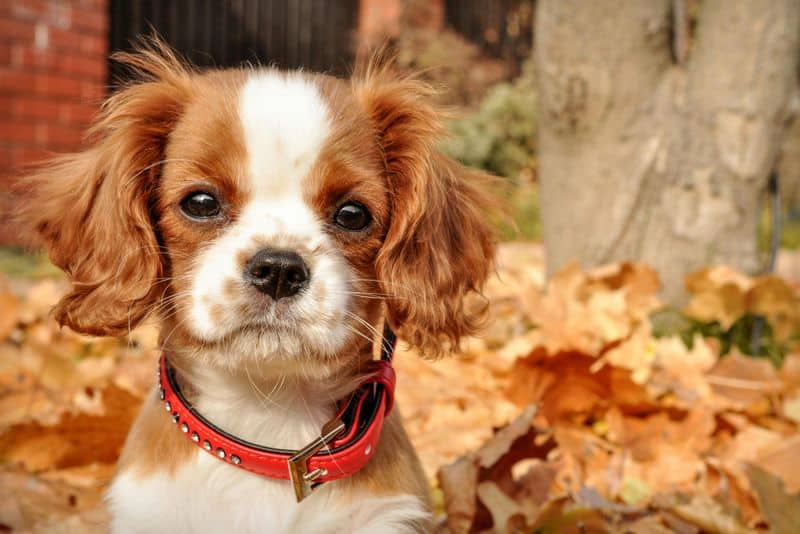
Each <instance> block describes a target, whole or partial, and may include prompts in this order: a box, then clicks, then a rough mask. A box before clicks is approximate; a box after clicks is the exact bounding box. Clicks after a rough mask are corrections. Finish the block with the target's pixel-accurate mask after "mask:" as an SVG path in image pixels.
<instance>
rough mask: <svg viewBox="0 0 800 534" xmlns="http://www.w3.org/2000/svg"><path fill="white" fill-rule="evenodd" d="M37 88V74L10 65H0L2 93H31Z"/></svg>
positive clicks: (0, 87) (0, 92)
mask: <svg viewBox="0 0 800 534" xmlns="http://www.w3.org/2000/svg"><path fill="white" fill-rule="evenodd" d="M35 88H36V75H35V74H33V73H30V72H25V71H20V70H16V69H12V68H10V67H0V94H9V93H11V94H15V93H30V92H33V91H34V89H35Z"/></svg>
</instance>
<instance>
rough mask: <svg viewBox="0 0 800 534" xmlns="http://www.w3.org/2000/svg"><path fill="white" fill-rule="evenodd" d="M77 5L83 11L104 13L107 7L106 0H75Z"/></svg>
mask: <svg viewBox="0 0 800 534" xmlns="http://www.w3.org/2000/svg"><path fill="white" fill-rule="evenodd" d="M77 4H78V5H79V6H80V7H82V8H84V9H96V10H100V11H105V10H106V8H107V7H108V0H77Z"/></svg>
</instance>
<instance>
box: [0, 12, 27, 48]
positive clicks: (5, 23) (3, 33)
mask: <svg viewBox="0 0 800 534" xmlns="http://www.w3.org/2000/svg"><path fill="white" fill-rule="evenodd" d="M34 31H35V30H34V24H32V23H30V22H22V21H19V20H15V19H13V18H11V17H8V16H3V17H0V40H2V41H29V42H32V41H33V33H34Z"/></svg>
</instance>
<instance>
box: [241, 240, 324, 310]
mask: <svg viewBox="0 0 800 534" xmlns="http://www.w3.org/2000/svg"><path fill="white" fill-rule="evenodd" d="M244 278H245V280H247V281H248V282H250V283H251V284H253V285H254V286H255V287H256V288H258V290H259V291H261V292H262V293H265V294H267V295H269V296H271V297H272V298H273V299H275V300H278V299H282V298H284V297H291V296H292V295H296V294H297V292H298V291H300V290H301V289H303V288H304V287H306V286H307V285H308V267H306V264H305V262H304V261H303V258H301V257H300V256H299V255H298V254H297V253H296V252H292V251H290V250H274V249H270V248H267V249H264V250H261V251H259V252H257V253H256V254H255V255H254V256H253V257H252V258H250V260H249V261H248V262H247V265H246V266H245V269H244Z"/></svg>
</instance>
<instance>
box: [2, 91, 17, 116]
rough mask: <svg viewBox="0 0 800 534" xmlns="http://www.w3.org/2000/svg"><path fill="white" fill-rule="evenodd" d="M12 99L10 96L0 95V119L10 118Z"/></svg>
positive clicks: (11, 114)
mask: <svg viewBox="0 0 800 534" xmlns="http://www.w3.org/2000/svg"><path fill="white" fill-rule="evenodd" d="M13 103H14V97H13V96H11V95H0V117H12V116H13V108H12V104H13Z"/></svg>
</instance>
